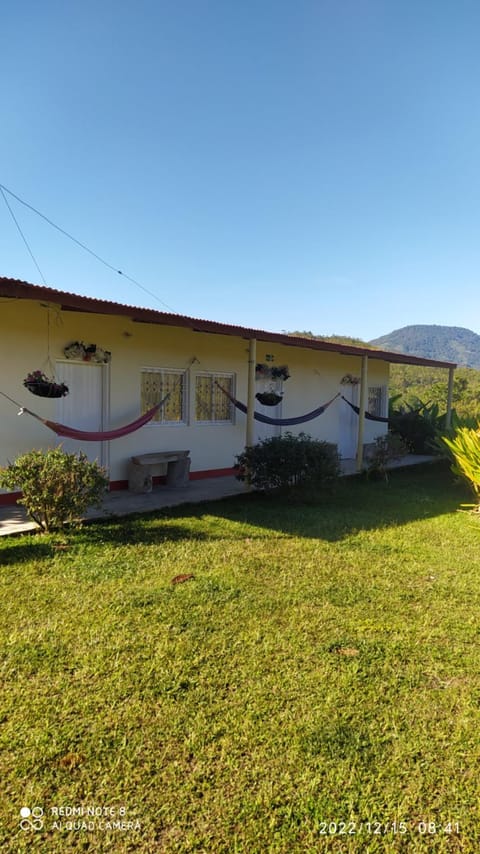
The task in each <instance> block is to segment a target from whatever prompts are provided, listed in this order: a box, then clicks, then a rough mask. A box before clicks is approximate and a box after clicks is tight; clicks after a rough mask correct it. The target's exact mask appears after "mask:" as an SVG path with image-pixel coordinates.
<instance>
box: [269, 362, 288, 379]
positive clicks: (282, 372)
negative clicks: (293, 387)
mask: <svg viewBox="0 0 480 854" xmlns="http://www.w3.org/2000/svg"><path fill="white" fill-rule="evenodd" d="M270 371H271V377H272V380H288V378H289V376H290V372H289V370H288V365H272V367H271V369H270Z"/></svg>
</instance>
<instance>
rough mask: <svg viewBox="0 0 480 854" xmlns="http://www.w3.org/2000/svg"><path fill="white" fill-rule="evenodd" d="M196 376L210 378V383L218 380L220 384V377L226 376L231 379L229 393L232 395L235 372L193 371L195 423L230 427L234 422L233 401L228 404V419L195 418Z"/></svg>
mask: <svg viewBox="0 0 480 854" xmlns="http://www.w3.org/2000/svg"><path fill="white" fill-rule="evenodd" d="M197 377H207V378H211V380H212V383H214V382H215V380H218V381H219V382H220V384H221V380H222V378H226V379H229V380H231V381H232V384H231V390H230V393H231V394H232V396H233V397H234V396H235V374H234V373H233V372H227V371H197V372H196V373H195V388H194V390H193V395H194V401H193V412H194V419H195V424H209V425H211V426H218V427H224V426H230V427H231V426H232V425H233V424H235V405H234V404H233V403H231V404H230V413H231V414H230V418H228V419H225V418H218V419H216V418H214V419H211V418H207V419H203V418H202V419H198V418H197ZM221 394H223V392H221Z"/></svg>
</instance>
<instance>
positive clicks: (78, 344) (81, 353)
mask: <svg viewBox="0 0 480 854" xmlns="http://www.w3.org/2000/svg"><path fill="white" fill-rule="evenodd" d="M63 355H64V356H65V358H67V359H77V360H80V361H82V362H98V363H99V364H104V365H106V364H107V363H108V362H109V361H110V359H111V358H112V354H111V353H110V350H104V349H103V348H102V347H97V345H96V344H85V343H84V342H83V341H72V343H71V344H68V345H67V346H66V347H64V348H63Z"/></svg>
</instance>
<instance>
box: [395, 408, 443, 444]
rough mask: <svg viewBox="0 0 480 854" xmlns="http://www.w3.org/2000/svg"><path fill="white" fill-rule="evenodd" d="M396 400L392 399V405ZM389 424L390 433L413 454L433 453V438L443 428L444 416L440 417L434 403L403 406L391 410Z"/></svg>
mask: <svg viewBox="0 0 480 854" xmlns="http://www.w3.org/2000/svg"><path fill="white" fill-rule="evenodd" d="M396 399H397V398H396V397H395V398H393V399H392V401H391V402H392V403H393V402H394V401H395V400H396ZM389 424H390V429H391V431H392V433H396V434H397V435H398V436H400V437H401V438H402V439H403V440H404V442H406V443H407V445H408V447H409V449H410V451H411V452H412V453H413V454H431V453H435V452H436V449H435V437H436V435H437V433H438V431H439V430H442V429H444V428H445V414H443V415H440V413H439V407H438V405H437V404H436V403H422V401H421V400H419V401H417V403H416V404H415V405H410V404H408V403H407V404H405V405H404V406H401V407H400V408H399V409H395V408H393V407H392V408H391V409H390V413H389Z"/></svg>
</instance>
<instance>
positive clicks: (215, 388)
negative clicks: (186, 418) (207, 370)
mask: <svg viewBox="0 0 480 854" xmlns="http://www.w3.org/2000/svg"><path fill="white" fill-rule="evenodd" d="M219 386H222V388H224V389H225V391H228V393H229V394H231V395H233V393H234V388H233V374H203V373H202V374H197V376H196V378H195V420H196V421H203V422H204V423H209V424H231V423H233V414H234V407H233V403H231V401H230V400H229V399H228V397H227V395H226V394H224V393H223V391H222V389H221V388H219Z"/></svg>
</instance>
